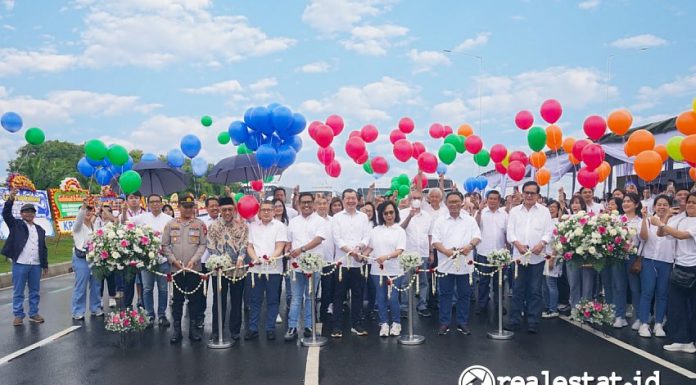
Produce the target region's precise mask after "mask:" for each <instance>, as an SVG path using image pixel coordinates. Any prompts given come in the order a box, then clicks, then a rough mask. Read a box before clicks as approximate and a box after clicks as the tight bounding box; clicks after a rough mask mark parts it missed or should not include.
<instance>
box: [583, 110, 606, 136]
mask: <svg viewBox="0 0 696 385" xmlns="http://www.w3.org/2000/svg"><path fill="white" fill-rule="evenodd" d="M582 129H583V131H585V135H587V137H588V138H590V139H592V140H599V138H601V137H602V136H603V135H604V133H605V132H606V131H607V122H605V121H604V118H603V117H601V116H598V115H592V116H588V117H587V119H585V122H584V123H583V125H582Z"/></svg>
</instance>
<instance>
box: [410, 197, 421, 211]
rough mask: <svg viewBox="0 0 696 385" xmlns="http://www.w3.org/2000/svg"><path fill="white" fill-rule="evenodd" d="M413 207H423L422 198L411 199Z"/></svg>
mask: <svg viewBox="0 0 696 385" xmlns="http://www.w3.org/2000/svg"><path fill="white" fill-rule="evenodd" d="M411 207H412V208H414V209H419V208H420V207H421V200H420V199H413V200H411Z"/></svg>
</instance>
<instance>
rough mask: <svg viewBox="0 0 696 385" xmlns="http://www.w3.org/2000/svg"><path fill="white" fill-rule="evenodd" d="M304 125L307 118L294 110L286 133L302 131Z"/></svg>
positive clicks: (294, 133)
mask: <svg viewBox="0 0 696 385" xmlns="http://www.w3.org/2000/svg"><path fill="white" fill-rule="evenodd" d="M305 127H307V120H306V119H305V117H304V116H303V115H302V114H299V113H297V112H295V113H294V114H292V124H291V125H290V127H289V128H288V129H287V135H288V136H292V135H299V134H301V133H302V131H304V129H305ZM281 137H282V136H281Z"/></svg>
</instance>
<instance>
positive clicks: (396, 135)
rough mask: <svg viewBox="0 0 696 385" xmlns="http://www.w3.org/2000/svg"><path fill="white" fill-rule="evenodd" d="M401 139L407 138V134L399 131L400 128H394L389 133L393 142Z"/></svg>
mask: <svg viewBox="0 0 696 385" xmlns="http://www.w3.org/2000/svg"><path fill="white" fill-rule="evenodd" d="M401 139H406V134H404V133H403V132H401V131H399V129H398V128H395V129H393V130H392V132H390V133H389V141H390V142H392V144H394V143H396V142H398V141H400V140H401Z"/></svg>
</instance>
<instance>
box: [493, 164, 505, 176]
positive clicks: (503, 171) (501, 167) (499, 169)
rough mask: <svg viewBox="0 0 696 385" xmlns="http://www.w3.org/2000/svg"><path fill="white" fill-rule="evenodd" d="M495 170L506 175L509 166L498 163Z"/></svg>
mask: <svg viewBox="0 0 696 385" xmlns="http://www.w3.org/2000/svg"><path fill="white" fill-rule="evenodd" d="M495 171H498V173H499V174H500V175H505V174H507V168H506V167H505V166H503V164H502V163H496V164H495Z"/></svg>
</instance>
